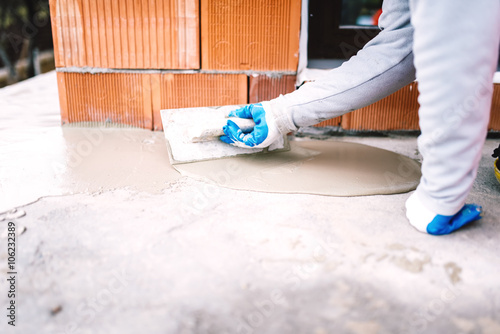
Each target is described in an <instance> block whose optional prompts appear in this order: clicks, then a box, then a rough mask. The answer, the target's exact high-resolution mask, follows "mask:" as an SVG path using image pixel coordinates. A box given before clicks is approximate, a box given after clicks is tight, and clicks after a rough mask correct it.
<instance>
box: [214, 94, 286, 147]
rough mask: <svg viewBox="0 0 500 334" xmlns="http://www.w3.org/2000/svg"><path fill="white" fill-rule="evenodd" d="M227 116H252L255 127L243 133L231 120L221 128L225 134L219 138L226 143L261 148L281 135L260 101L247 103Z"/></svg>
mask: <svg viewBox="0 0 500 334" xmlns="http://www.w3.org/2000/svg"><path fill="white" fill-rule="evenodd" d="M229 117H240V118H252V119H253V120H254V122H255V127H254V128H253V130H252V131H251V132H249V133H244V132H243V131H241V129H240V128H239V127H238V125H236V123H234V122H233V121H231V120H228V121H227V124H226V125H225V126H224V127H223V128H222V130H223V131H224V134H225V136H221V137H220V139H221V140H222V141H223V142H225V143H227V144H231V145H234V146H238V147H247V148H248V147H252V148H263V147H268V146H269V145H271V144H272V143H274V142H275V141H277V140H278V139H279V138H281V137H282V134H281V132H280V131H279V130H278V127H277V126H276V122H275V120H274V118H273V117H270V115H269V113H266V110H265V109H264V107H263V106H262V103H257V104H249V105H247V106H244V107H243V108H240V109H236V110H233V111H231V112H230V113H229Z"/></svg>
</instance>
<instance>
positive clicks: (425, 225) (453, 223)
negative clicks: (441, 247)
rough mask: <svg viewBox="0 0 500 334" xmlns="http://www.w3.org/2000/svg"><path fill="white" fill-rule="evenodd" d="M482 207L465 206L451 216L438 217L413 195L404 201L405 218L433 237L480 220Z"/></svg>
mask: <svg viewBox="0 0 500 334" xmlns="http://www.w3.org/2000/svg"><path fill="white" fill-rule="evenodd" d="M481 213H482V207H481V206H479V205H476V204H465V205H464V206H463V207H462V209H460V210H459V211H458V212H457V213H456V214H454V215H453V216H443V215H438V214H435V213H433V212H432V211H430V210H429V209H427V208H426V207H424V205H423V203H422V202H421V201H420V200H419V199H418V197H417V194H416V193H413V194H412V195H411V196H410V197H409V198H408V200H407V201H406V217H407V218H408V220H409V221H410V224H411V225H413V226H414V227H415V228H416V229H417V230H419V231H420V232H424V233H429V234H433V235H443V234H450V233H451V232H453V231H456V230H458V229H459V228H461V227H462V226H464V225H466V224H468V223H470V222H473V221H475V220H479V219H481V218H482V217H481Z"/></svg>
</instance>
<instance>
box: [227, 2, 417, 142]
mask: <svg viewBox="0 0 500 334" xmlns="http://www.w3.org/2000/svg"><path fill="white" fill-rule="evenodd" d="M379 26H380V28H381V29H382V31H381V32H380V34H378V35H377V36H376V37H375V38H374V39H373V40H371V41H370V42H369V43H368V44H367V45H366V46H365V47H364V48H363V49H362V50H361V51H359V52H358V54H357V55H356V56H354V57H352V58H351V59H350V60H349V61H347V62H345V63H344V64H343V65H342V66H341V67H339V68H336V69H333V70H331V71H329V72H328V73H326V74H325V75H324V76H323V77H322V78H320V79H318V80H317V81H315V82H310V83H306V84H305V85H303V86H302V87H301V88H300V89H298V90H296V91H295V92H293V93H290V94H286V95H283V96H280V97H278V98H276V99H274V100H271V101H267V102H263V103H262V107H263V111H262V112H260V113H259V117H260V118H261V119H265V120H266V122H262V123H261V124H260V125H257V127H256V129H257V130H258V133H255V134H254V133H249V134H247V135H244V134H242V133H241V132H240V133H238V130H239V129H238V128H237V127H234V126H232V124H228V126H226V129H225V132H226V135H227V136H225V137H223V140H224V141H226V142H229V143H234V142H236V143H245V141H244V139H247V142H248V139H249V138H253V139H252V141H251V143H252V144H253V145H261V144H264V142H265V143H266V144H268V143H269V142H270V139H273V138H278V137H279V136H280V135H281V134H286V133H288V132H290V131H293V130H296V129H297V128H298V127H300V126H309V125H313V124H317V123H319V122H321V121H323V120H326V119H330V118H334V117H337V116H340V115H343V114H345V113H347V112H350V111H352V110H356V109H359V108H362V107H365V106H367V105H369V104H371V103H373V102H376V101H378V100H380V99H382V98H384V97H386V96H388V95H390V94H392V93H393V92H395V91H397V90H398V89H400V88H401V87H403V86H405V85H407V84H409V83H411V82H412V81H413V80H414V79H415V69H414V67H413V54H412V42H413V27H412V26H411V24H410V11H409V8H408V2H407V1H401V0H386V1H384V4H383V14H382V15H381V17H380V20H379ZM248 108H250V109H253V108H254V107H253V106H252V107H248ZM240 113H241V114H242V115H243V114H245V116H247V117H250V116H251V113H250V114H249V113H248V112H247V111H245V112H240ZM237 116H239V115H237ZM254 120H255V121H256V123H257V119H255V118H254ZM270 126H271V127H270ZM265 134H267V135H265ZM246 146H251V145H246Z"/></svg>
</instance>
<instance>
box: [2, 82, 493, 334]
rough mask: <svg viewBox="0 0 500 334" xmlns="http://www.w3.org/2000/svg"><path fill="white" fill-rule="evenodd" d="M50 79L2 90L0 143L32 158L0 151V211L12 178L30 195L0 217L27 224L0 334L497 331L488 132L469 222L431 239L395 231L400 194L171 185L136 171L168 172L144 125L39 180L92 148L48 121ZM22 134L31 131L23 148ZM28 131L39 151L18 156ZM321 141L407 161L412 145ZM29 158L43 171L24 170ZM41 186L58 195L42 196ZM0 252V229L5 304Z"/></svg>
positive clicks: (404, 227) (53, 102) (401, 220)
mask: <svg viewBox="0 0 500 334" xmlns="http://www.w3.org/2000/svg"><path fill="white" fill-rule="evenodd" d="M55 84H56V80H55V76H54V74H49V75H48V76H42V77H40V78H36V79H35V80H33V81H29V82H25V83H22V86H21V85H17V86H16V87H15V88H16V89H17V92H15V93H16V94H15V96H17V98H14V97H13V95H12V94H14V93H12V90H9V91H5V90H3V89H2V90H0V118H1V120H0V127H1V128H2V130H0V136H1V140H0V150H1V151H2V152H3V153H5V152H8V153H9V154H15V156H16V157H17V158H18V159H19V158H23V157H29V156H33V159H32V160H31V161H29V160H28V158H24V159H26V160H25V161H26V162H25V163H24V164H20V163H19V164H17V165H13V164H14V163H13V162H12V161H7V160H9V159H10V158H9V157H10V156H6V155H5V154H2V156H1V159H0V166H1V173H0V180H1V183H0V194H1V196H0V197H1V198H2V202H1V204H2V206H5V207H6V206H7V205H6V204H4V203H5V202H4V200H11V197H15V195H16V194H15V193H10V192H11V191H15V189H13V188H15V187H14V186H13V184H14V182H13V181H10V180H11V179H15V180H19V181H17V182H18V183H19V182H20V185H19V186H20V187H22V189H24V190H23V193H27V194H26V196H27V197H29V198H35V197H38V196H40V195H42V196H43V197H42V198H41V199H39V200H38V201H36V202H34V203H32V204H26V205H21V204H19V206H17V204H16V206H17V209H18V211H17V212H15V213H11V214H10V215H9V217H7V215H6V214H0V236H1V235H2V233H3V232H4V231H5V229H6V227H7V222H8V221H14V222H15V223H16V225H17V226H18V230H19V231H21V230H22V229H23V227H24V228H26V231H25V232H24V233H23V234H21V235H19V236H18V238H17V259H16V262H17V265H18V268H17V270H18V273H19V275H18V285H17V290H18V294H17V296H16V301H17V305H18V306H19V307H18V309H17V315H18V318H17V322H16V327H15V328H13V327H11V326H8V325H7V322H6V320H7V318H6V317H5V314H6V311H4V312H3V313H2V314H4V315H3V316H2V320H0V332H1V333H23V334H24V333H51V334H52V333H97V334H100V333H106V334H108V333H125V334H128V333H315V334H316V333H363V334H364V333H380V334H385V333H499V332H500V285H499V284H498V282H499V277H500V242H499V239H498V238H499V235H500V219H499V217H500V206H499V205H498V203H499V200H500V185H499V184H498V183H497V181H496V179H495V176H494V173H493V168H492V166H493V158H492V157H491V153H492V152H493V149H494V148H495V147H497V146H498V143H499V140H488V141H487V143H486V145H485V148H484V149H483V154H482V160H481V164H480V168H479V172H478V178H477V180H476V182H475V183H474V186H473V189H472V192H471V195H470V196H469V202H476V203H479V204H482V205H483V207H484V210H485V217H484V218H483V220H481V221H479V222H476V223H473V224H472V225H470V226H469V227H467V228H465V229H464V230H463V231H460V232H458V233H455V234H452V235H449V236H444V237H433V236H428V235H425V234H421V233H418V232H417V231H416V230H415V229H413V228H412V227H411V226H410V225H409V224H408V222H407V220H406V218H405V216H404V209H403V208H404V202H405V200H406V199H407V198H408V196H409V194H408V193H404V194H396V195H377V196H363V197H332V196H318V195H308V194H278V193H261V192H253V191H241V190H234V189H228V188H223V187H220V186H217V185H214V184H208V183H204V182H200V181H197V180H194V179H192V178H188V177H179V178H177V179H175V178H170V179H169V178H168V177H167V176H166V175H167V173H168V171H166V170H162V171H161V173H158V174H161V175H140V171H141V170H145V171H148V172H149V173H152V172H153V169H152V168H153V167H151V166H149V165H154V166H156V167H155V168H154V169H157V170H160V168H167V167H165V165H168V164H162V163H160V160H161V159H167V160H168V158H167V156H166V155H164V156H162V157H157V156H156V155H155V157H152V156H151V153H152V152H150V151H149V148H151V147H152V148H156V145H159V146H161V145H164V144H165V143H164V141H163V137H162V136H163V134H158V135H159V137H157V134H155V133H152V132H148V131H142V130H133V129H123V131H124V132H123V133H121V134H118V135H120V136H121V135H123V136H125V133H126V134H127V136H129V143H131V144H130V153H131V154H133V155H134V159H135V160H136V161H132V159H125V156H126V155H127V151H120V152H117V151H116V147H115V146H114V144H112V143H114V142H115V140H117V138H118V137H116V136H118V135H116V133H115V131H114V130H113V129H111V130H110V132H109V136H108V133H106V134H103V138H107V140H103V141H102V142H101V143H100V144H98V145H96V146H95V147H94V149H93V150H92V153H91V154H88V155H86V156H84V157H82V161H81V164H88V163H90V161H96V160H97V159H94V157H93V156H92V154H99V156H100V157H101V158H102V160H104V161H101V164H100V165H97V166H87V167H88V168H86V169H85V170H86V171H87V172H88V173H90V174H87V173H82V174H80V173H79V171H80V169H78V168H79V167H75V168H74V169H71V167H70V169H71V170H72V172H71V173H70V175H72V177H71V178H67V179H64V178H63V181H61V180H58V178H57V177H50V175H62V176H64V175H66V174H64V173H59V174H58V173H55V174H52V173H53V172H52V170H51V166H50V165H47V164H48V163H51V162H52V161H60V160H59V158H60V157H61V156H65V155H64V154H68V153H64V152H68V151H67V150H68V147H73V145H75V143H78V142H79V141H80V140H82V139H83V140H88V141H90V140H89V139H87V137H85V135H84V130H85V129H83V128H80V129H78V128H71V129H66V128H64V129H63V130H62V131H61V130H57V129H58V122H59V120H58V117H57V115H58V107H57V94H56V89H55ZM10 88H11V87H10ZM12 88H13V87H12ZM7 93H9V94H7ZM13 112H15V113H16V114H17V115H18V116H19V118H18V119H15V118H13V117H12V113H13ZM6 119H7V120H8V125H6ZM24 126H27V127H29V129H28V128H26V129H23V128H24ZM6 127H8V128H18V129H22V131H20V132H19V133H20V134H21V135H20V136H21V139H20V141H19V142H18V143H17V144H16V145H15V146H13V147H12V149H11V150H7V148H6V146H9V145H11V144H12V143H13V141H14V140H15V136H16V131H9V133H8V135H7V134H6V132H5V131H6V130H5V128H6ZM66 130H70V132H67V131H66ZM28 131H32V133H33V134H35V136H34V137H35V138H32V140H29V141H28V140H27V139H26V136H27V133H28ZM148 136H149V137H148ZM23 138H24V139H23ZM50 138H51V139H50ZM37 140H38V141H40V142H44V141H48V142H50V143H52V144H53V148H51V147H47V146H43V147H42V146H37V147H39V148H40V150H41V149H43V150H44V151H43V152H39V151H37V150H34V149H32V148H31V146H30V145H31V144H33V143H35V144H36V141H37ZM74 140H76V142H75V141H74ZM108 140H109V142H108ZM124 140H126V139H124ZM157 140H158V142H157ZM150 141H151V142H150ZM335 141H342V142H355V143H360V144H366V145H370V146H375V147H379V148H383V149H388V150H391V151H394V152H397V153H399V154H403V155H405V156H407V157H410V158H415V159H420V156H419V155H418V151H417V150H416V148H417V144H416V138H401V137H397V138H357V137H350V138H336V139H335ZM23 142H24V143H25V144H24V145H22V143H23ZM9 143H10V144H9ZM57 143H59V144H57ZM160 144H161V145H160ZM65 150H66V151H65ZM58 152H59V153H58ZM61 152H62V153H61ZM98 152H101V153H98ZM158 152H165V150H164V149H162V150H158ZM159 154H161V153H159ZM163 154H166V153H163ZM52 156H53V157H56V158H54V159H51V158H50V157H52ZM66 156H68V155H66ZM115 157H121V158H120V159H122V160H123V161H127V162H128V163H130V164H131V166H132V167H130V168H129V167H127V166H126V165H124V164H122V163H119V162H114V160H115ZM108 160H109V161H108ZM141 161H142V162H141ZM5 166H17V168H14V167H11V168H5ZM35 166H36V167H37V168H38V169H39V170H41V171H46V172H43V173H42V172H40V174H35V173H34V172H32V170H33V168H34V167H35ZM103 166H108V167H103ZM91 167H92V168H91ZM134 167H137V169H134ZM117 168H121V169H122V170H124V171H123V172H121V174H120V175H121V179H120V180H118V179H114V181H113V182H110V184H109V186H107V187H104V188H103V189H102V190H96V188H93V187H94V186H93V185H92V186H91V187H89V189H88V191H87V190H86V186H84V185H85V184H90V183H91V182H94V181H92V180H90V179H92V178H94V177H95V178H97V179H96V180H95V183H97V184H98V183H101V182H105V181H106V180H107V179H106V177H104V176H103V175H104V174H107V173H105V172H104V171H105V170H106V169H107V170H108V171H109V170H111V169H113V170H114V169H117ZM148 168H149V169H148ZM127 169H128V174H127V172H126V170H127ZM94 170H95V172H93V171H94ZM90 171H92V172H90ZM175 173H176V172H175ZM144 174H147V173H146V172H145V173H144ZM22 175H26V177H25V178H23V177H22ZM89 175H90V176H89ZM37 178H41V180H45V181H43V182H42V181H39V180H37ZM141 178H142V179H141ZM151 179H152V180H157V182H158V183H159V184H157V185H151V184H150V182H149V181H148V180H151ZM141 180H142V181H141ZM30 183H31V184H32V187H30ZM5 184H9V188H8V190H7V189H6V188H5V187H4V185H5ZM61 184H64V185H65V188H62V187H61ZM111 188H114V189H111ZM52 189H56V190H57V191H54V192H55V193H56V194H59V195H58V196H45V195H43V194H50V193H51V191H52ZM67 192H73V194H72V195H71V194H69V193H67ZM31 193H33V194H38V195H31ZM21 211H24V212H25V214H24V215H22V214H20V213H21ZM6 250H7V240H6V239H2V238H0V282H1V283H0V306H1V308H2V309H4V310H5V305H6V303H7V300H8V298H7V294H6V291H7V286H6V272H7V260H6V259H7V255H6Z"/></svg>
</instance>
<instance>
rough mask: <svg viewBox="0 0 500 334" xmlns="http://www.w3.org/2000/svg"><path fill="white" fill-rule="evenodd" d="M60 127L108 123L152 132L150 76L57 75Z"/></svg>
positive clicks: (125, 74) (135, 74)
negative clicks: (74, 124) (81, 123)
mask: <svg viewBox="0 0 500 334" xmlns="http://www.w3.org/2000/svg"><path fill="white" fill-rule="evenodd" d="M57 79H58V80H57V81H58V87H59V99H60V105H61V119H62V123H63V124H65V123H75V122H111V123H115V124H128V125H132V126H136V127H141V128H145V129H152V127H153V114H152V97H151V91H152V87H151V86H152V85H151V75H150V74H139V73H104V74H90V73H63V72H58V73H57Z"/></svg>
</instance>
